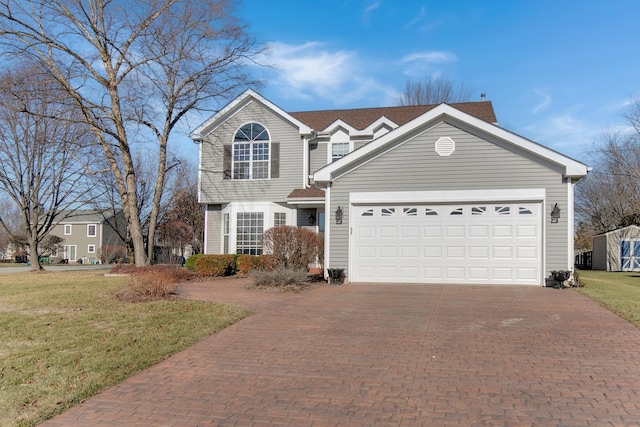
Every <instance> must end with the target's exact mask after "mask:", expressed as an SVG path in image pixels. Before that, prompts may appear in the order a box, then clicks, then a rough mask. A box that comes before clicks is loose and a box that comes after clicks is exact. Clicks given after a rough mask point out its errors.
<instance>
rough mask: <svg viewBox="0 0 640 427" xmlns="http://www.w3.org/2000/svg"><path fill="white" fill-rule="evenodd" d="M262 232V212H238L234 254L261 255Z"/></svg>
mask: <svg viewBox="0 0 640 427" xmlns="http://www.w3.org/2000/svg"><path fill="white" fill-rule="evenodd" d="M263 231H264V214H263V213H262V212H238V224H237V233H236V253H239V254H251V255H262V241H261V240H262V232H263Z"/></svg>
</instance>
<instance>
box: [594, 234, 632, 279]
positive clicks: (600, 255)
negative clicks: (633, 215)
mask: <svg viewBox="0 0 640 427" xmlns="http://www.w3.org/2000/svg"><path fill="white" fill-rule="evenodd" d="M592 241H593V254H592V261H591V263H592V264H591V265H592V269H593V270H606V271H640V227H638V226H636V225H629V226H627V227H623V228H618V229H616V230H612V231H608V232H606V233H602V234H597V235H595V236H593V238H592Z"/></svg>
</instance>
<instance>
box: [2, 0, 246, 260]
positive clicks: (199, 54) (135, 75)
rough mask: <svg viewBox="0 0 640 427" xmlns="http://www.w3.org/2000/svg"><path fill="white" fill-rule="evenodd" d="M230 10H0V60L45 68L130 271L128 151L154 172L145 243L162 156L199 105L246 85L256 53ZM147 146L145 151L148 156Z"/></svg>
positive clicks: (153, 2) (179, 5)
mask: <svg viewBox="0 0 640 427" xmlns="http://www.w3.org/2000/svg"><path fill="white" fill-rule="evenodd" d="M234 5H235V2H233V1H231V0H190V1H187V0H140V1H136V2H133V3H132V2H130V1H127V0H30V1H28V0H25V1H21V2H14V1H11V0H0V35H1V36H2V42H3V43H4V47H5V51H6V52H11V53H14V54H17V55H25V54H28V55H33V56H35V57H37V58H38V59H39V60H40V61H42V62H43V63H44V64H45V65H46V66H47V67H49V68H50V69H51V71H52V73H53V74H54V75H55V76H56V78H57V79H58V80H59V81H60V83H61V84H62V85H63V86H64V87H65V89H66V91H67V92H68V94H69V96H71V97H72V99H74V101H75V102H76V105H77V106H78V107H79V108H80V109H81V110H82V112H83V117H84V120H85V122H86V123H88V124H89V125H90V126H91V128H92V130H93V133H94V136H95V138H96V141H97V142H98V143H99V144H100V146H101V147H102V151H103V153H104V155H105V158H106V159H107V161H108V164H109V168H110V171H111V173H112V175H113V179H114V180H115V183H116V187H117V189H118V195H119V197H120V199H121V205H122V208H123V211H124V214H125V218H126V220H127V223H128V227H129V233H130V236H131V240H132V242H133V248H134V252H135V263H136V265H146V264H147V263H148V262H149V260H150V258H151V255H152V252H153V245H152V244H150V245H149V246H148V247H145V239H144V232H143V224H142V219H141V215H140V209H139V207H138V204H137V202H138V189H139V184H140V182H139V177H138V175H137V171H136V167H135V160H134V147H135V146H136V145H137V144H146V145H145V151H147V156H146V157H145V159H146V161H148V162H150V163H151V162H152V161H153V163H152V164H155V168H156V175H155V180H154V182H148V183H147V185H149V186H151V187H152V188H153V196H152V202H151V210H150V215H149V226H148V241H149V242H153V241H154V240H155V239H154V235H155V230H156V224H157V219H158V215H159V211H160V203H161V197H162V191H163V189H164V180H165V174H166V170H167V146H168V143H169V138H170V135H171V133H172V132H173V131H174V129H175V128H176V126H177V125H178V124H179V123H180V121H181V119H182V118H183V117H184V116H185V115H186V114H187V113H188V112H190V111H192V110H194V109H197V108H198V107H199V105H200V104H202V102H203V101H205V100H213V101H215V100H218V99H220V98H221V97H225V96H233V95H236V94H237V93H238V92H239V91H240V90H242V89H244V88H245V86H246V85H247V84H249V83H250V81H251V78H250V76H249V75H248V74H247V72H246V70H247V69H248V68H247V67H248V65H249V64H252V62H251V61H252V58H253V57H254V54H255V53H257V52H255V50H254V46H255V45H254V43H253V40H252V39H251V38H250V37H248V35H247V32H246V29H245V27H244V26H243V24H242V22H241V20H240V19H239V18H238V17H237V15H235V9H234V7H233V6H234ZM149 141H154V142H155V144H154V146H153V147H152V148H149V146H148V143H149Z"/></svg>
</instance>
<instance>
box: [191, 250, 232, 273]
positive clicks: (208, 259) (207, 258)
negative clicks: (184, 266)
mask: <svg viewBox="0 0 640 427" xmlns="http://www.w3.org/2000/svg"><path fill="white" fill-rule="evenodd" d="M234 264H235V262H234V257H233V255H202V256H201V257H199V258H198V259H197V261H196V263H195V271H196V273H198V274H200V275H202V276H229V275H231V274H233V272H234V271H235V265H234Z"/></svg>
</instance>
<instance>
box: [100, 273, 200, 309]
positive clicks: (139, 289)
mask: <svg viewBox="0 0 640 427" xmlns="http://www.w3.org/2000/svg"><path fill="white" fill-rule="evenodd" d="M112 272H117V273H123V274H129V275H130V277H129V283H128V284H127V286H126V287H125V288H123V289H121V290H120V291H118V292H117V293H116V298H117V299H119V300H121V301H127V302H145V301H154V300H158V299H163V298H169V297H172V296H174V295H175V292H176V287H177V285H178V283H180V282H184V281H186V280H189V279H191V278H192V277H193V273H189V272H187V271H185V270H183V269H181V268H177V267H175V266H173V265H153V266H149V267H135V266H127V267H120V268H117V269H112Z"/></svg>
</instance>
